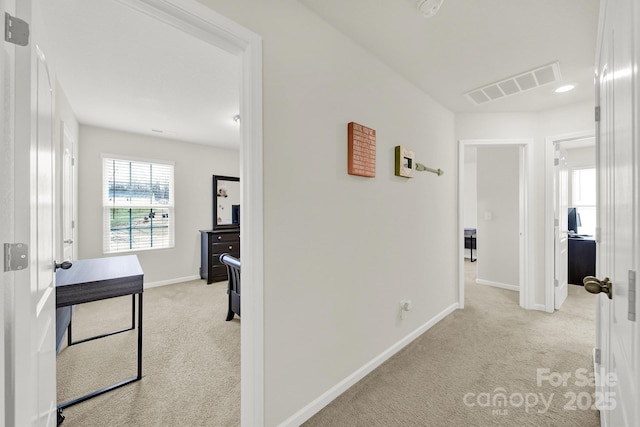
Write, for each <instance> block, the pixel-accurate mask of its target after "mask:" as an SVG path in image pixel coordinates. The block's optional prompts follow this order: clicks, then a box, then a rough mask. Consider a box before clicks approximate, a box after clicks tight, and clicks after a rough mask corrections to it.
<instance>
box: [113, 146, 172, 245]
mask: <svg viewBox="0 0 640 427" xmlns="http://www.w3.org/2000/svg"><path fill="white" fill-rule="evenodd" d="M102 168H103V169H102V174H103V190H102V194H103V197H102V200H103V216H104V232H103V248H104V252H105V253H117V252H128V251H135V250H145V249H162V248H171V247H173V245H174V191H173V163H161V162H155V161H154V162H150V161H144V160H133V159H126V158H119V157H115V156H111V155H104V156H103V161H102Z"/></svg>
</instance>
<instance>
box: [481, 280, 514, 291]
mask: <svg viewBox="0 0 640 427" xmlns="http://www.w3.org/2000/svg"><path fill="white" fill-rule="evenodd" d="M476 283H477V284H478V285H485V286H493V287H494V288H502V289H507V290H509V291H516V292H520V287H518V286H516V285H509V284H506V283H500V282H492V281H491V280H484V279H476Z"/></svg>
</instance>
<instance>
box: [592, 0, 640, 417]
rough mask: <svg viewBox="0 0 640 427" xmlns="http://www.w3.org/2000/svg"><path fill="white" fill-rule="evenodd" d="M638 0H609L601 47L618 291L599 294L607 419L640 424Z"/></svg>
mask: <svg viewBox="0 0 640 427" xmlns="http://www.w3.org/2000/svg"><path fill="white" fill-rule="evenodd" d="M639 3H640V2H639V1H638V0H615V1H606V0H605V1H604V2H603V4H602V7H603V9H601V13H602V12H603V11H604V12H605V13H604V14H603V15H602V17H604V20H603V21H601V28H600V30H601V31H600V34H601V39H600V40H599V43H600V44H599V49H598V66H597V71H598V79H597V82H598V90H599V96H598V98H599V105H600V109H601V114H600V123H599V129H598V136H599V138H598V143H597V149H598V161H599V173H598V189H599V225H600V230H601V232H600V236H599V243H598V251H599V253H598V263H599V264H598V277H599V278H600V279H601V280H602V279H603V278H604V277H605V276H606V277H609V279H610V281H611V282H612V284H613V285H612V286H613V295H612V299H609V298H608V297H607V296H604V294H600V295H599V297H598V298H599V300H598V322H599V325H598V327H597V333H598V345H599V346H600V354H601V360H600V365H599V369H600V370H601V373H602V374H604V375H600V376H599V377H600V378H599V379H600V381H599V384H598V386H599V389H598V391H600V392H601V393H602V397H603V398H604V399H603V402H602V403H603V404H604V405H603V406H604V407H603V408H601V409H602V410H601V417H602V425H603V426H605V427H606V426H611V427H615V426H637V425H640V414H639V409H638V402H639V401H640V394H639V387H640V372H639V364H640V356H639V353H638V351H639V346H638V338H639V337H638V333H639V332H638V331H639V330H638V325H637V322H636V320H635V316H634V315H633V314H632V313H635V312H637V308H638V304H637V300H636V298H635V286H634V285H633V284H634V282H635V279H634V277H635V274H636V272H637V271H638V267H639V261H638V253H637V250H638V237H639V234H638V226H639V225H640V221H639V215H640V214H639V212H638V181H637V171H638V157H637V156H638V153H637V150H636V147H637V145H638V141H637V138H638V136H637V135H638V134H637V132H638V124H639V120H638V116H637V114H638V113H637V112H636V108H637V105H638V93H637V83H638V82H637V72H635V71H634V70H637V66H638V59H637V57H636V49H635V46H636V44H637V42H638V41H640V38H639V37H638V36H637V35H636V32H635V31H634V29H635V28H638V23H639V21H640V20H639V19H638V15H637V13H638V6H640V4H639Z"/></svg>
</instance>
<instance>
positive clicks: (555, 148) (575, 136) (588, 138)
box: [544, 131, 596, 313]
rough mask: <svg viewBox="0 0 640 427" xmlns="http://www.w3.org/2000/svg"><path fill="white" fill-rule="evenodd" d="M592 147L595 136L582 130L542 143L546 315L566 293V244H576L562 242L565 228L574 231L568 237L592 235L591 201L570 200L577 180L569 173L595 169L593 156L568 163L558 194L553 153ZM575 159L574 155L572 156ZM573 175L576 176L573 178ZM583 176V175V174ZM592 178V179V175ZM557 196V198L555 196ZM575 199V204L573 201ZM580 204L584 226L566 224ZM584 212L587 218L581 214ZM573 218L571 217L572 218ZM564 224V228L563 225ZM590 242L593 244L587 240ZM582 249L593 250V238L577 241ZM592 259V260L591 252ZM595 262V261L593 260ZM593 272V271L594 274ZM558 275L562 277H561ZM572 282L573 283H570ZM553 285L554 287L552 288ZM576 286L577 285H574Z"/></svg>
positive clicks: (572, 197)
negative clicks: (543, 157)
mask: <svg viewBox="0 0 640 427" xmlns="http://www.w3.org/2000/svg"><path fill="white" fill-rule="evenodd" d="M589 147H592V148H593V149H595V148H594V147H595V135H594V132H593V131H582V132H575V133H571V134H565V135H557V136H551V137H547V138H546V143H545V165H546V167H545V241H544V245H545V311H546V312H548V313H552V312H553V311H554V310H555V309H556V308H560V306H561V305H562V302H563V301H564V298H566V295H567V292H566V288H565V289H564V290H563V289H562V287H563V283H567V285H566V286H569V284H568V281H569V280H565V276H567V275H568V276H571V274H570V272H568V262H569V261H568V257H569V251H570V249H569V248H568V245H569V244H574V245H575V244H576V241H573V240H571V241H570V239H569V238H568V237H567V238H566V239H565V237H564V235H563V233H564V232H565V231H563V230H565V229H566V233H567V234H568V233H569V228H571V229H573V228H577V229H576V230H572V234H576V235H587V234H589V235H591V236H593V235H595V234H596V233H595V209H596V206H595V201H594V203H593V206H587V204H588V203H587V204H584V203H582V202H581V201H580V200H577V197H574V196H573V195H572V194H571V193H572V188H573V186H572V185H571V184H572V182H573V181H576V180H577V179H579V175H581V174H580V173H577V174H575V173H572V172H575V171H587V170H590V169H593V170H595V165H596V159H595V154H594V157H593V160H588V159H584V160H583V159H581V160H569V161H568V165H567V170H566V179H567V188H566V190H567V191H561V192H560V193H558V191H557V188H556V184H557V181H558V179H559V176H558V174H557V173H556V172H557V168H558V166H559V165H556V161H555V158H556V153H558V152H563V153H566V151H567V150H571V151H573V150H580V149H585V148H589ZM562 157H564V158H565V160H566V157H567V155H566V154H564V155H563V156H562ZM574 157H575V156H574ZM579 157H582V158H585V155H581V156H579ZM558 162H559V163H562V162H563V160H562V159H560V160H559V161H558ZM573 175H576V177H575V178H574V177H573ZM585 175H586V174H585ZM594 177H595V176H594ZM574 184H575V185H574V186H577V182H575V183H574ZM556 196H561V197H556ZM574 199H575V201H574ZM576 203H577V204H581V205H583V206H580V207H579V209H580V208H582V209H583V210H584V212H583V215H582V216H585V220H586V221H585V224H584V225H582V223H580V226H579V227H577V224H576V223H573V224H569V218H568V216H569V215H568V210H569V208H576V207H577V206H572V205H574V204H576ZM556 209H560V210H562V212H558V218H556ZM565 210H567V214H565V212H564V211H565ZM590 211H593V218H592V220H591V219H590V218H587V216H588V215H589V214H590ZM585 213H586V214H587V215H585ZM574 218H575V217H574ZM591 222H593V226H590V225H589V223H591ZM565 224H566V227H564V225H565ZM590 239H592V240H593V242H590V241H587V240H590ZM564 240H566V246H567V253H566V256H560V255H562V251H561V248H563V247H564V246H565V245H564V244H563V243H562V242H563V241H564ZM577 243H579V244H580V245H581V247H582V246H587V245H589V244H590V243H593V245H592V246H593V247H594V248H595V237H589V238H581V239H580V241H579V242H577ZM593 252H594V257H595V251H593ZM594 262H595V261H594ZM594 273H595V271H594ZM559 275H562V276H561V277H560V276H559ZM573 281H576V280H573ZM556 283H557V284H558V285H557V286H556ZM576 284H577V283H576Z"/></svg>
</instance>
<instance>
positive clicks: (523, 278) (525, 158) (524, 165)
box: [458, 139, 538, 309]
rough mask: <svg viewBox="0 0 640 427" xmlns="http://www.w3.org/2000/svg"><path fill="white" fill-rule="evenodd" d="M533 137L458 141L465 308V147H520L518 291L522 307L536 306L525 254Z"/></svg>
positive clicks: (461, 296) (528, 241)
mask: <svg viewBox="0 0 640 427" xmlns="http://www.w3.org/2000/svg"><path fill="white" fill-rule="evenodd" d="M532 145H533V139H461V140H459V141H458V306H459V308H464V200H463V196H464V172H465V162H464V159H465V151H466V149H467V148H468V147H476V148H478V147H508V146H517V147H520V153H519V163H520V165H519V178H520V179H519V191H518V199H519V200H518V204H519V219H518V224H519V225H518V228H519V233H520V239H519V244H518V252H519V283H518V288H519V291H520V292H519V294H520V299H519V303H520V307H522V308H524V309H534V308H535V309H537V308H538V307H535V306H534V305H533V301H535V300H534V294H533V292H534V290H535V289H533V286H532V284H531V283H530V281H529V274H528V272H529V267H530V265H529V264H530V263H531V261H530V260H529V256H528V254H530V253H533V248H531V247H530V245H531V239H529V234H530V233H529V230H530V224H529V215H528V206H529V191H528V189H529V183H530V182H533V176H532V172H533V168H532V167H530V162H531V147H532Z"/></svg>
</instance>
